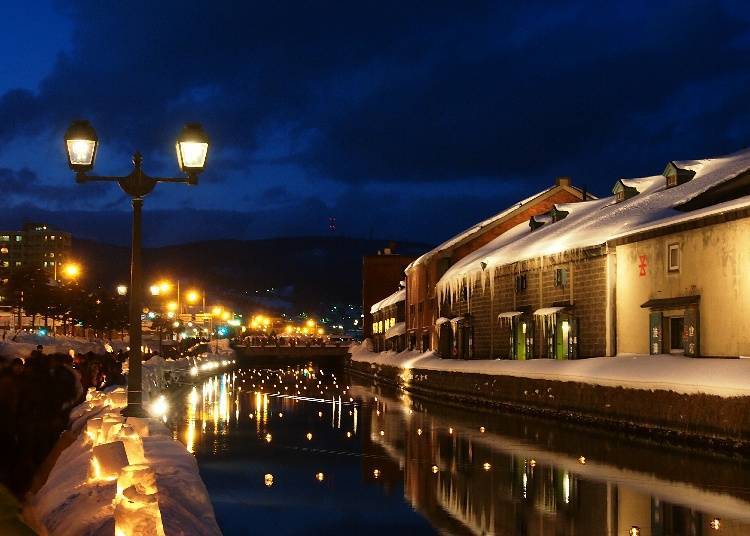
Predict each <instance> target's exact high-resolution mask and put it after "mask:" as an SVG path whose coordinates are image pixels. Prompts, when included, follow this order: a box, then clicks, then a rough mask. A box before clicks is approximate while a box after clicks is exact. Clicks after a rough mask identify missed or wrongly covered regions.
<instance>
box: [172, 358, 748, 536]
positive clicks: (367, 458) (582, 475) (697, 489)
mask: <svg viewBox="0 0 750 536" xmlns="http://www.w3.org/2000/svg"><path fill="white" fill-rule="evenodd" d="M347 380H348V379H347ZM339 383H340V384H344V382H343V381H341V379H340V378H336V377H335V376H333V375H329V374H321V373H320V371H318V370H316V369H314V368H312V367H309V368H304V369H285V370H277V371H271V370H241V371H239V373H238V374H236V375H230V374H223V375H220V376H215V377H212V378H209V379H207V380H206V381H205V382H203V385H202V387H199V388H197V389H195V388H194V389H193V390H191V391H190V392H189V393H188V395H187V397H186V404H185V409H184V415H183V424H182V426H184V430H183V431H182V432H183V433H181V434H180V437H181V438H183V439H184V442H185V445H186V447H187V449H188V450H189V451H190V452H198V454H201V455H203V456H206V455H207V453H213V454H217V453H218V452H220V451H221V452H224V451H225V450H224V449H226V448H230V447H227V446H226V445H227V444H231V441H230V439H228V438H230V436H231V434H232V430H234V429H235V428H237V429H238V430H242V429H245V430H249V431H250V434H251V436H254V438H253V437H250V438H247V437H246V438H245V439H244V441H256V442H257V443H258V444H260V445H263V448H264V449H267V450H265V451H263V452H269V453H270V454H269V456H270V457H268V458H264V462H263V463H264V464H266V465H267V467H266V466H264V467H263V469H265V470H266V471H268V474H273V475H275V476H276V477H277V478H275V479H273V480H272V483H273V489H277V490H283V489H284V486H285V485H287V481H288V480H289V478H288V477H285V475H284V471H285V470H287V471H288V470H289V469H288V468H286V467H284V466H283V464H282V466H281V467H280V466H278V465H274V463H275V461H274V458H273V457H274V456H275V455H276V454H274V453H279V452H282V451H284V450H286V451H292V452H295V453H297V454H295V455H296V456H297V455H299V456H301V455H302V454H300V453H302V452H304V456H307V457H308V458H306V459H308V460H309V461H310V463H309V464H306V465H304V468H303V469H301V470H300V472H304V481H303V482H301V483H300V482H299V481H298V482H297V483H296V484H295V486H298V487H299V486H302V488H301V492H302V493H309V496H310V497H313V499H310V500H317V499H316V497H317V496H318V495H319V494H320V489H321V486H329V485H336V484H337V482H338V483H340V478H341V476H340V475H339V474H337V469H336V466H335V465H334V466H330V465H327V466H326V465H325V464H324V463H322V462H321V460H323V461H326V460H331V459H332V460H334V461H335V460H336V459H337V458H336V457H337V456H342V457H343V456H345V457H347V459H351V456H358V457H359V458H358V459H359V465H360V467H361V475H360V478H359V479H358V480H357V481H355V482H347V483H346V485H347V486H348V487H347V488H346V489H347V490H348V491H347V494H353V495H355V496H356V494H357V491H356V490H357V487H363V488H364V487H368V486H376V487H377V488H379V489H382V490H383V491H384V493H386V491H387V490H390V491H392V490H394V489H396V490H398V489H400V488H401V487H403V496H404V497H405V499H406V500H407V501H408V502H409V504H410V505H411V506H412V508H413V509H414V510H415V511H416V512H419V513H420V514H421V515H422V516H424V517H425V518H427V519H429V520H430V521H431V522H432V523H433V525H434V526H435V528H436V529H437V530H439V531H441V532H444V533H451V534H462V533H466V534H469V533H474V534H556V535H561V536H562V535H573V534H584V535H585V534H603V535H609V534H611V535H619V534H627V531H628V530H629V529H630V528H631V527H632V526H637V527H639V529H640V531H641V532H640V533H641V534H643V535H647V534H648V535H657V534H713V533H717V529H716V528H714V527H716V526H720V527H721V530H720V531H719V532H718V533H717V534H733V535H739V534H750V484H749V483H748V482H745V480H744V479H743V478H744V477H742V476H741V475H742V474H743V471H742V470H739V471H738V468H737V466H736V465H735V466H733V465H732V464H731V463H729V462H727V461H725V460H718V459H717V460H715V461H712V462H706V461H704V460H702V461H701V462H702V463H704V464H705V468H704V469H701V466H700V464H691V463H690V462H689V458H687V459H686V458H684V456H686V455H685V454H684V453H677V454H675V453H674V452H671V451H668V450H661V451H660V450H658V449H654V448H652V447H645V446H638V445H629V444H627V442H626V443H625V444H623V443H622V442H617V444H613V443H611V442H610V440H609V438H607V437H606V436H604V437H602V435H601V434H600V435H598V436H591V437H588V436H587V434H586V433H581V432H580V431H576V430H566V429H565V428H563V427H560V426H554V425H552V424H550V423H549V422H546V421H535V420H532V419H528V418H523V417H517V416H500V415H491V414H482V413H479V412H476V411H468V410H458V409H447V408H443V407H440V406H436V405H429V404H424V403H422V402H420V401H418V400H416V399H412V398H411V397H409V396H407V395H405V394H404V393H393V394H389V393H387V392H383V391H381V390H376V389H374V388H373V387H371V386H368V385H360V386H357V385H351V389H349V388H350V385H347V395H346V396H345V397H344V398H343V400H342V397H341V396H339V395H340V393H341V392H343V390H342V389H341V388H339V387H338V384H339ZM346 383H350V382H349V381H347V382H346ZM253 385H255V386H256V387H254V388H253V387H252V386H253ZM273 385H276V388H273V387H272V386H273ZM285 388H287V389H285ZM321 391H323V392H324V393H326V394H325V395H323V396H321V395H320V392H321ZM350 395H351V398H350ZM344 400H345V401H346V402H344ZM327 405H330V411H331V419H330V420H329V419H327V414H326V413H325V411H327V408H326V406H327ZM345 405H346V406H347V408H346V409H344V408H343V406H345ZM321 410H323V411H321ZM319 412H321V413H323V418H319V417H318V414H319ZM282 415H283V417H282ZM207 421H211V425H212V426H211V427H210V428H209V430H208V431H207V430H206V422H207ZM253 421H254V422H253ZM199 422H200V426H198V423H199ZM253 432H254V434H253ZM381 432H382V433H381ZM420 432H421V433H420ZM271 438H272V441H269V439H271ZM332 438H334V439H335V438H339V439H340V440H341V441H342V442H343V443H335V446H332V447H330V448H329V447H328V445H329V444H331V442H333V441H334V439H332ZM346 438H356V440H355V439H348V440H347V439H346ZM336 441H338V439H336ZM227 442H228V443H227ZM234 448H235V449H237V450H238V451H241V450H242V449H243V447H242V445H236V446H235V447H234ZM279 449H281V450H279ZM584 454H585V456H584ZM326 457H328V458H326ZM280 459H281V458H280ZM278 463H281V462H278ZM313 464H314V468H312V469H311V468H310V465H313ZM740 467H741V468H742V469H743V470H744V471H745V474H747V468H746V466H745V465H740ZM674 468H677V469H674ZM320 469H324V471H319V470H320ZM316 471H319V472H316ZM262 474H263V473H261V475H262ZM310 474H314V475H315V477H316V478H315V479H311V478H310ZM323 475H325V476H323ZM263 482H264V481H263V479H262V478H260V476H259V477H258V478H256V479H252V482H251V483H248V484H246V485H247V486H259V487H262V488H263V489H264V490H267V489H269V488H265V485H264V483H263ZM266 485H267V483H266ZM304 486H309V489H308V488H305V487H304ZM350 488H354V491H352V490H351V489H350ZM326 489H327V490H329V491H331V490H333V489H334V488H327V487H326ZM717 489H720V490H722V492H721V493H719V492H717V491H716V490H717ZM390 491H388V492H390ZM397 495H399V496H400V493H397ZM306 496H307V495H306ZM320 500H325V499H324V498H321V499H320ZM373 507H377V504H375V505H373ZM290 508H291V507H290ZM383 515H386V514H385V513H384V514H383ZM717 520H720V522H719V521H717ZM715 521H716V522H715Z"/></svg>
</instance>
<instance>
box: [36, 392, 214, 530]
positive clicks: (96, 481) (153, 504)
mask: <svg viewBox="0 0 750 536" xmlns="http://www.w3.org/2000/svg"><path fill="white" fill-rule="evenodd" d="M118 393H119V394H118ZM122 393H123V391H122V390H115V391H113V392H111V393H109V394H107V395H105V394H104V393H100V392H92V393H90V395H89V400H88V401H87V402H85V403H83V404H82V405H81V406H78V407H77V408H75V409H74V410H73V412H72V413H71V420H72V421H73V426H72V428H73V429H74V430H76V431H77V433H78V437H77V439H76V440H75V441H74V442H73V444H71V445H70V446H69V447H68V448H66V449H65V450H64V451H63V452H62V454H61V455H60V457H59V459H58V460H57V462H56V464H55V466H54V468H53V469H52V472H51V473H50V475H49V477H48V479H47V482H46V483H45V484H44V486H43V487H42V488H41V489H40V490H39V491H38V492H37V493H36V494H35V495H34V496H32V497H31V499H30V500H29V503H28V504H27V511H28V512H29V513H30V518H31V519H32V520H33V521H32V524H34V525H36V526H35V527H34V528H35V529H36V530H37V531H38V532H40V533H41V534H87V535H92V536H95V535H107V536H112V535H113V534H117V535H118V536H128V535H129V534H136V533H137V534H142V535H143V536H145V535H151V534H153V535H157V534H164V535H170V534H201V535H213V534H217V535H218V534H221V532H220V530H219V528H218V526H217V524H216V520H215V518H214V512H213V507H212V505H211V502H210V500H209V497H208V493H207V491H206V488H205V486H204V484H203V482H202V481H201V479H200V476H199V473H198V465H197V463H196V462H195V458H194V457H193V456H192V455H191V454H190V453H189V452H188V451H187V450H186V449H185V447H184V446H183V445H182V444H181V443H179V442H177V441H175V440H173V439H172V438H171V434H170V432H169V430H168V429H167V428H166V427H165V426H164V425H163V424H161V423H160V422H158V421H156V420H154V419H148V420H147V423H144V422H143V421H141V420H136V421H134V422H132V426H123V425H122V424H119V423H115V424H112V423H113V422H115V421H122V420H123V419H122V417H120V409H121V407H122V406H123V405H124V402H123V397H122ZM103 415H106V416H105V419H104V421H105V422H108V425H109V426H107V425H105V424H103V423H102V421H101V420H100V419H97V417H102V416H103ZM127 424H131V419H128V423H127ZM105 427H107V428H108V430H109V431H108V432H106V436H105V433H104V429H105ZM118 441H123V442H124V443H129V442H134V443H135V444H140V445H142V455H140V456H138V458H139V459H138V460H133V459H130V458H131V457H132V456H134V455H133V454H132V452H133V451H132V450H128V455H127V458H128V459H129V462H130V464H131V465H130V466H129V467H130V468H131V470H130V471H127V470H123V471H120V474H119V477H117V476H116V477H114V478H112V477H109V476H108V475H106V474H102V473H101V471H102V469H100V463H99V461H98V460H95V459H94V458H93V457H92V453H93V450H94V446H95V445H106V444H108V443H109V444H112V443H115V444H116V443H117V442H118ZM112 450H114V449H112ZM110 461H111V460H110ZM134 463H135V464H139V467H136V468H135V469H136V470H138V469H139V468H140V470H141V472H144V473H148V474H150V475H153V476H155V478H154V479H153V481H151V480H148V479H146V480H144V481H143V482H137V481H134V480H132V479H130V480H129V481H127V482H126V484H127V486H130V485H131V484H132V487H124V488H123V486H125V485H126V484H123V482H124V477H123V475H124V474H125V473H132V470H133V464H134ZM105 465H106V464H105V460H102V463H101V466H105ZM118 478H119V480H118ZM118 488H123V489H118ZM147 514H148V515H147ZM116 517H117V526H116V521H115V518H116ZM136 519H138V520H140V521H142V522H144V523H145V524H146V525H149V523H151V524H150V525H149V527H148V529H147V530H145V531H143V532H138V531H137V529H135V528H134V527H133V526H132V525H133V521H134V520H136ZM144 520H145V521H144ZM116 529H117V532H116Z"/></svg>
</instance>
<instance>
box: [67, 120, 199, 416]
mask: <svg viewBox="0 0 750 536" xmlns="http://www.w3.org/2000/svg"><path fill="white" fill-rule="evenodd" d="M98 145H99V138H98V137H97V135H96V131H95V130H94V127H93V126H91V123H89V122H88V121H83V120H78V121H73V123H71V125H70V127H69V128H68V130H67V131H66V132H65V150H66V152H67V155H68V166H70V169H72V170H73V171H74V172H75V176H76V182H78V183H84V182H90V181H103V182H116V183H118V184H119V185H120V188H122V189H123V191H124V192H125V193H126V194H128V195H129V196H130V197H131V198H132V204H133V232H132V241H131V257H130V329H129V335H130V353H129V356H128V366H129V373H128V407H127V409H126V410H125V411H124V412H123V413H124V414H126V415H129V416H143V415H145V412H144V411H143V396H142V392H141V391H142V385H141V382H142V380H141V376H142V374H141V344H142V335H143V334H142V332H141V310H142V301H143V275H142V272H141V225H142V224H141V218H142V216H141V211H142V208H143V198H144V197H145V196H146V195H148V194H149V193H151V191H152V190H153V189H154V187H155V186H156V184H157V183H159V182H174V183H186V184H191V185H195V184H198V175H199V174H200V173H201V172H202V171H203V169H204V168H205V166H206V157H207V156H208V136H206V133H205V132H204V131H203V128H201V126H200V125H199V124H196V123H190V124H187V125H185V127H184V128H183V129H182V132H181V133H180V135H179V137H178V138H177V143H176V150H177V163H178V164H179V166H180V170H181V171H182V172H183V173H184V175H185V176H183V177H150V176H148V175H146V174H145V173H144V172H143V169H142V168H141V166H142V164H143V157H142V156H141V154H140V153H139V152H136V153H135V154H133V170H132V171H131V172H130V173H129V174H128V175H125V176H121V177H111V176H97V175H88V174H87V173H88V172H89V171H91V170H92V169H94V162H95V160H96V154H97V150H98Z"/></svg>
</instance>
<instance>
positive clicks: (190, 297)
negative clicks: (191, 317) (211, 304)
mask: <svg viewBox="0 0 750 536" xmlns="http://www.w3.org/2000/svg"><path fill="white" fill-rule="evenodd" d="M200 299H201V295H200V293H199V292H198V291H197V290H188V291H187V294H185V300H186V301H187V302H188V304H190V305H195V304H196V303H198V300H200Z"/></svg>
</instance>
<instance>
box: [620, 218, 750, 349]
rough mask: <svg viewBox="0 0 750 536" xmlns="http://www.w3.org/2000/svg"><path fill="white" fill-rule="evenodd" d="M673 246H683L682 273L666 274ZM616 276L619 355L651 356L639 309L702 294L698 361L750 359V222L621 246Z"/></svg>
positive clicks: (644, 313) (645, 313)
mask: <svg viewBox="0 0 750 536" xmlns="http://www.w3.org/2000/svg"><path fill="white" fill-rule="evenodd" d="M673 243H679V244H680V246H681V247H680V250H681V261H680V271H679V272H678V273H668V272H667V264H666V263H667V248H668V245H669V244H673ZM640 255H646V257H647V263H648V267H647V274H646V276H644V277H641V276H640V275H639V267H638V265H639V263H640V260H639V256H640ZM616 273H617V304H616V308H617V351H618V353H621V354H622V353H639V354H647V353H648V350H649V333H648V332H649V309H642V308H641V304H643V303H644V302H646V301H647V300H649V299H651V298H673V297H677V296H686V295H691V294H700V296H701V300H700V355H704V356H738V355H745V356H748V355H750V307H749V305H750V219H742V220H737V221H733V222H728V223H720V224H716V225H711V226H707V227H702V228H698V229H693V230H689V231H685V232H681V233H674V234H670V235H667V236H662V237H659V238H654V239H650V240H644V241H642V242H636V243H632V244H625V245H621V246H617V270H616Z"/></svg>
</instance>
